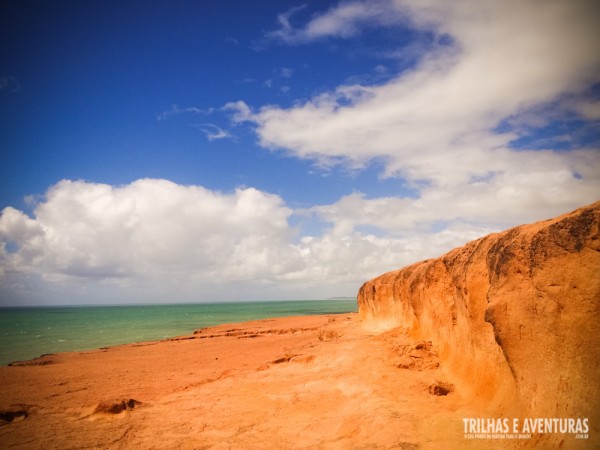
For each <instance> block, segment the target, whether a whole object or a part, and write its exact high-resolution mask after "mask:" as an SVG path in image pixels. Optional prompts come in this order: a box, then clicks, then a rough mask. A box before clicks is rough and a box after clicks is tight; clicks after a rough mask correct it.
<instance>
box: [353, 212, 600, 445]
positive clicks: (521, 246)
mask: <svg viewBox="0 0 600 450" xmlns="http://www.w3.org/2000/svg"><path fill="white" fill-rule="evenodd" d="M599 227H600V202H597V203H595V204H592V205H590V206H587V207H584V208H581V209H578V210H576V211H574V212H572V213H570V214H566V215H563V216H561V217H558V218H555V219H551V220H546V221H543V222H538V223H534V224H530V225H522V226H519V227H516V228H513V229H510V230H507V231H505V232H502V233H498V234H491V235H489V236H486V237H484V238H481V239H478V240H476V241H473V242H470V243H468V244H467V245H465V246H464V247H460V248H457V249H454V250H452V251H450V252H449V253H447V254H445V255H444V256H442V257H440V258H437V259H430V260H426V261H422V262H419V263H416V264H413V265H411V266H409V267H406V268H404V269H401V270H397V271H394V272H389V273H386V274H384V275H381V276H379V277H377V278H374V279H372V280H370V281H368V282H366V283H365V284H364V285H363V286H362V287H361V289H360V291H359V295H358V303H359V314H360V317H361V318H362V320H363V321H364V322H375V323H380V324H387V325H388V326H399V327H403V328H404V329H406V330H407V331H408V332H409V333H411V334H412V335H413V336H414V337H416V338H418V339H424V340H431V341H432V342H433V344H434V346H436V348H437V351H438V353H439V356H440V362H441V367H442V368H443V369H444V370H445V371H446V373H447V375H448V377H449V379H450V380H451V381H452V382H453V383H454V384H455V385H456V386H457V390H458V389H460V390H461V391H462V393H463V394H471V395H473V398H477V399H478V401H479V402H480V405H483V407H484V408H485V411H488V412H490V413H496V414H498V413H501V414H507V415H508V414H513V415H518V416H522V417H523V416H524V417H589V418H590V428H591V430H590V433H594V432H595V433H596V434H597V433H598V432H599V431H600V430H598V424H599V422H600V421H599V420H598V417H597V414H598V411H600V385H599V384H598V380H600V321H599V317H598V310H599V308H600V233H599Z"/></svg>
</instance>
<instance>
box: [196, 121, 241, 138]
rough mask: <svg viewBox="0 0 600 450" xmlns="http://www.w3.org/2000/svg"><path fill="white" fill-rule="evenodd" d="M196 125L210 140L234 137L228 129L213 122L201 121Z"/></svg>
mask: <svg viewBox="0 0 600 450" xmlns="http://www.w3.org/2000/svg"><path fill="white" fill-rule="evenodd" d="M194 126H195V127H196V128H198V129H199V130H201V131H202V132H203V133H204V134H205V135H206V139H208V140H209V141H214V140H219V139H226V138H229V139H231V138H232V136H231V134H230V133H229V132H228V131H225V130H224V129H223V128H221V127H219V126H217V125H215V124H213V123H201V124H198V125H194Z"/></svg>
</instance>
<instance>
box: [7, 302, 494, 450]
mask: <svg viewBox="0 0 600 450" xmlns="http://www.w3.org/2000/svg"><path fill="white" fill-rule="evenodd" d="M0 380H1V381H0V383H1V388H0V389H1V395H0V397H1V400H0V402H1V403H0V411H2V416H1V417H2V420H3V422H2V426H0V441H1V442H2V446H3V448H44V449H48V448H61V449H62V448H157V449H158V448H189V449H194V448H195V449H198V448H215V449H220V448H223V449H226V448H402V449H413V448H414V449H416V448H431V449H434V448H441V446H445V448H482V445H481V444H482V442H470V441H468V440H465V439H464V436H463V425H462V417H465V416H466V417H469V416H475V415H477V414H479V413H481V411H477V408H476V404H475V402H474V401H473V399H468V398H467V397H465V396H464V395H462V394H461V392H460V391H456V390H454V391H453V387H452V386H451V385H450V384H449V383H447V382H446V380H445V379H444V373H443V367H440V365H439V358H438V356H437V354H436V351H435V348H434V347H432V346H431V345H430V343H428V342H425V341H414V340H411V339H409V338H408V337H407V336H406V335H404V334H402V333H401V332H400V331H399V330H398V329H396V330H391V331H385V330H381V329H379V330H377V329H372V328H369V327H368V326H367V325H366V324H363V323H361V322H360V320H359V318H358V316H357V315H356V314H341V315H328V316H306V317H290V318H283V319H271V320H260V321H255V322H247V323H242V324H234V325H232V324H228V325H222V326H217V327H212V328H205V329H202V330H198V331H196V332H195V334H193V335H190V336H183V337H179V338H174V339H169V340H166V341H160V342H148V343H142V344H131V345H123V346H118V347H112V348H106V349H99V350H96V351H86V352H73V353H63V354H56V355H48V356H44V357H41V358H39V359H36V360H32V361H29V362H24V363H22V364H17V365H13V366H11V367H1V368H0ZM446 388H447V389H449V391H450V392H445V389H446ZM440 394H446V395H440ZM499 443H500V442H498V441H496V442H491V441H490V442H485V443H484V444H486V445H487V447H488V448H498V444H499ZM503 444H506V443H503Z"/></svg>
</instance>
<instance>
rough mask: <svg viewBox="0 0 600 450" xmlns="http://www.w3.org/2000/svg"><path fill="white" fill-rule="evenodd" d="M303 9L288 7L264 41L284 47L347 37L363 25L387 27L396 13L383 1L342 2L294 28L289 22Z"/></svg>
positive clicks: (358, 31)
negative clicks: (279, 43)
mask: <svg viewBox="0 0 600 450" xmlns="http://www.w3.org/2000/svg"><path fill="white" fill-rule="evenodd" d="M304 8H305V7H304V6H301V7H296V8H292V9H290V10H289V11H287V12H285V13H283V14H280V15H279V16H278V18H277V22H278V25H279V28H278V29H276V30H274V31H271V32H269V33H267V34H266V37H267V38H268V39H272V40H278V41H282V42H285V43H287V44H299V43H305V42H310V41H314V40H317V39H322V38H326V37H339V38H348V37H351V36H355V35H357V34H359V33H360V29H361V25H364V24H365V23H369V22H370V23H373V24H378V25H381V24H390V23H393V21H394V20H397V18H398V17H399V15H398V13H397V11H396V10H395V9H394V8H392V7H391V6H390V4H389V3H388V2H386V1H379V0H371V1H368V2H367V1H351V2H342V3H341V4H340V5H338V6H337V7H334V8H331V9H330V10H328V11H327V12H325V13H324V14H321V15H317V16H315V17H313V19H312V20H311V21H309V22H308V23H307V24H306V26H305V27H302V28H294V27H293V26H292V24H291V22H290V21H291V19H292V18H293V16H294V15H297V14H298V13H300V12H301V11H302V10H304Z"/></svg>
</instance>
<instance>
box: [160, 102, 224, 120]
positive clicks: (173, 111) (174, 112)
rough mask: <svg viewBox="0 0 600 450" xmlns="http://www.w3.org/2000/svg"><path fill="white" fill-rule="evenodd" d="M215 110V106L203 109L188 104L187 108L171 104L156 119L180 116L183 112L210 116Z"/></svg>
mask: <svg viewBox="0 0 600 450" xmlns="http://www.w3.org/2000/svg"><path fill="white" fill-rule="evenodd" d="M213 112H214V108H208V109H202V108H198V107H196V106H188V107H186V108H181V107H179V106H177V105H171V107H170V108H169V109H166V110H164V111H163V112H161V113H160V114H159V115H158V116H156V120H159V121H162V120H166V119H168V118H169V117H172V116H179V115H181V114H201V115H204V116H208V115H210V114H212V113H213Z"/></svg>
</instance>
